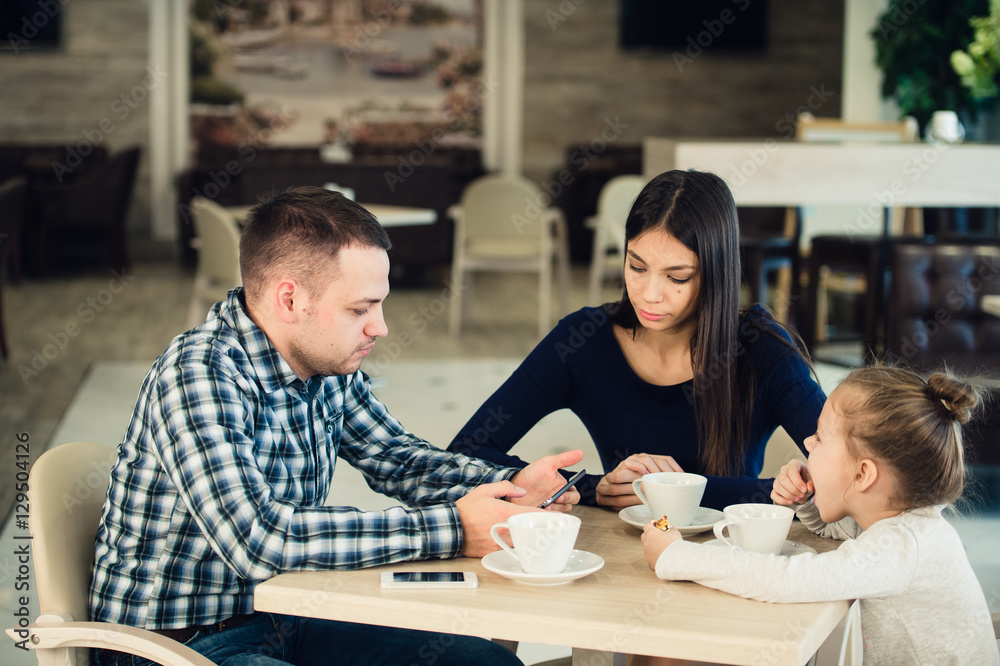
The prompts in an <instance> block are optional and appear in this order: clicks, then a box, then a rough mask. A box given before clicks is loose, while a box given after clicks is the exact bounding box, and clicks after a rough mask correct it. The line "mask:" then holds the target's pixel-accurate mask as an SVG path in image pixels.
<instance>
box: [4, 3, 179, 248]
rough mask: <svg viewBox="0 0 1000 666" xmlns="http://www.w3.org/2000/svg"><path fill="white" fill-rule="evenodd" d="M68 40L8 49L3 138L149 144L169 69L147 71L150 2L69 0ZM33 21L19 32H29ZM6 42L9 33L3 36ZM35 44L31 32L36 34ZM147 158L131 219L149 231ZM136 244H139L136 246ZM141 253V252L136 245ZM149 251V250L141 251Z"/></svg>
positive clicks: (135, 229)
mask: <svg viewBox="0 0 1000 666" xmlns="http://www.w3.org/2000/svg"><path fill="white" fill-rule="evenodd" d="M60 4H61V6H62V16H63V18H62V41H63V43H62V46H61V48H59V49H58V50H55V51H47V52H46V51H37V50H35V51H32V50H30V49H27V48H24V44H23V42H21V41H20V39H15V40H13V43H14V45H15V46H17V47H18V52H4V53H0V91H3V92H2V93H0V142H21V143H44V144H54V145H57V146H65V147H66V152H65V156H66V157H65V161H64V162H63V164H65V165H66V166H67V167H72V164H73V163H74V157H75V153H74V151H87V150H89V148H90V146H93V145H95V144H100V145H103V146H104V147H105V148H107V149H108V150H109V151H110V152H111V153H114V152H116V151H118V150H120V149H122V148H126V147H128V146H130V145H134V144H138V145H140V146H142V148H143V152H144V157H148V151H149V90H150V88H151V87H152V86H155V85H161V84H162V82H163V77H164V76H166V75H168V73H163V72H152V73H151V72H150V71H148V70H147V67H148V63H147V54H148V52H149V48H148V43H149V27H148V25H147V22H148V20H149V19H148V16H149V7H148V4H147V3H146V2H137V1H136V0H62V2H61V3H60ZM30 34H31V33H30V28H24V29H23V30H22V31H20V32H19V33H18V34H17V35H15V36H16V37H18V38H27V37H28V35H30ZM0 40H3V41H4V42H5V46H6V45H9V44H10V43H11V37H10V36H9V35H0ZM28 41H29V44H30V39H29V40H28ZM145 165H146V159H143V160H142V162H140V166H139V174H138V177H137V179H136V186H135V192H134V195H133V204H132V208H131V217H130V220H129V226H130V229H131V231H132V236H133V237H138V238H143V237H148V235H149V179H148V176H147V170H146V166H145ZM135 249H136V248H133V250H135ZM133 254H137V253H136V252H134V251H133ZM139 254H141V252H140V253H139Z"/></svg>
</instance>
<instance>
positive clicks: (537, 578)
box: [483, 550, 604, 585]
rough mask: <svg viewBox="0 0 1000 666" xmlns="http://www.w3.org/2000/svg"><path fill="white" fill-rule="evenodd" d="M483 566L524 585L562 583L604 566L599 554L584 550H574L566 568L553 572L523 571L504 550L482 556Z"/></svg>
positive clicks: (515, 559) (515, 560) (514, 559)
mask: <svg viewBox="0 0 1000 666" xmlns="http://www.w3.org/2000/svg"><path fill="white" fill-rule="evenodd" d="M483 566H484V567H486V568H487V569H489V570H490V571H492V572H493V573H495V574H500V575H501V576H503V577H504V578H510V579H511V580H516V581H517V582H518V583H524V584H525V585H563V584H565V583H568V582H570V581H572V580H576V579H577V578H583V577H584V576H586V575H587V574H592V573H594V572H595V571H597V570H598V569H600V568H601V567H603V566H604V559H603V558H602V557H601V556H600V555H594V554H593V553H588V552H587V551H585V550H574V551H573V552H571V553H570V554H569V562H568V563H567V564H566V568H565V569H563V570H562V571H561V572H560V573H555V574H530V573H524V570H523V569H521V563H520V562H518V561H517V558H516V557H514V556H513V555H511V554H510V553H508V552H507V551H506V550H498V551H496V552H495V553H490V554H489V555H487V556H486V557H484V558H483Z"/></svg>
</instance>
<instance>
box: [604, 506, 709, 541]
mask: <svg viewBox="0 0 1000 666" xmlns="http://www.w3.org/2000/svg"><path fill="white" fill-rule="evenodd" d="M618 517H619V518H621V519H622V520H624V521H625V522H626V523H628V524H629V525H631V526H632V527H638V528H639V529H640V530H641V529H642V528H643V526H644V525H645V524H646V523H648V522H650V521H651V520H653V516H652V514H650V513H649V509H647V508H646V505H645V504H636V505H635V506H630V507H627V508H625V509H622V510H621V511H619V512H618ZM720 520H722V512H721V511H719V510H718V509H709V508H708V507H707V506H699V507H698V508H697V509H696V510H695V512H694V518H692V519H691V524H690V525H685V526H684V527H678V528H677V529H679V530H680V532H681V534H683V535H685V536H687V535H688V534H701V533H702V532H707V531H709V530H710V529H712V528H713V527H714V526H715V524H716V523H717V522H719V521H720Z"/></svg>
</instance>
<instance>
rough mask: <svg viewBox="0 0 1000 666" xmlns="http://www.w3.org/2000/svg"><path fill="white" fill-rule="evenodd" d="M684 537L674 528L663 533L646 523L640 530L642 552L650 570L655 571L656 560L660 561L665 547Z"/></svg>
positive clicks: (651, 524)
mask: <svg viewBox="0 0 1000 666" xmlns="http://www.w3.org/2000/svg"><path fill="white" fill-rule="evenodd" d="M683 540H684V536H683V535H682V534H681V532H680V530H678V529H677V528H676V527H671V528H670V529H669V530H667V531H666V532H664V531H663V530H661V529H659V528H657V527H653V523H646V524H645V525H644V526H643V528H642V551H643V553H645V555H646V563H647V564H648V565H649V568H650V569H653V570H654V571H655V570H656V560H658V559H660V554H661V553H662V552H663V551H664V550H666V549H667V546H669V545H670V544H672V543H673V542H674V541H683Z"/></svg>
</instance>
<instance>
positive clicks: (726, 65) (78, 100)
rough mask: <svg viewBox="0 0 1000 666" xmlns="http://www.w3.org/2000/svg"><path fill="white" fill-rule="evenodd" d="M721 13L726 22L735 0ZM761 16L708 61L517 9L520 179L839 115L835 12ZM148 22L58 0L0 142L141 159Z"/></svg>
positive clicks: (16, 84)
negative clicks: (764, 38) (576, 161)
mask: <svg viewBox="0 0 1000 666" xmlns="http://www.w3.org/2000/svg"><path fill="white" fill-rule="evenodd" d="M733 4H734V7H735V8H736V12H735V13H736V20H738V7H739V6H740V5H741V4H743V2H737V1H736V0H734V3H733ZM770 7H771V11H770V25H769V32H770V36H769V47H768V49H767V51H766V52H765V53H761V54H741V55H719V54H713V53H711V52H710V45H709V49H708V50H706V51H705V52H704V53H702V54H697V52H696V50H695V49H692V50H691V51H690V52H689V53H684V52H678V53H677V54H676V57H675V54H674V53H672V52H671V53H657V54H649V53H646V54H643V53H630V52H623V51H622V50H620V49H619V48H618V44H617V23H618V14H617V12H618V2H617V1H616V0H524V22H525V62H524V72H525V81H524V157H523V170H524V172H525V173H526V175H528V176H529V177H531V178H534V179H536V180H539V181H541V180H543V179H548V178H551V177H552V174H553V173H554V172H556V171H559V170H560V169H562V168H563V167H564V166H566V165H565V160H566V149H567V147H568V146H572V145H578V144H590V145H592V146H594V147H595V148H600V146H601V145H602V142H603V143H604V144H605V145H606V144H607V143H615V142H617V143H618V144H620V145H622V144H639V143H640V142H641V140H642V137H643V136H647V135H668V136H689V137H691V136H706V137H707V136H755V137H756V136H774V137H786V136H789V133H790V131H791V129H790V124H789V123H788V119H789V118H791V117H793V116H794V114H795V112H796V111H797V110H799V109H801V108H805V107H809V106H812V107H813V110H814V111H815V113H817V114H818V115H834V116H836V115H839V111H840V104H841V100H840V91H841V85H842V73H841V70H842V53H843V46H842V40H843V34H842V33H843V25H844V5H843V2H842V0H830V1H823V2H801V1H796V0H770ZM148 12H149V5H148V4H147V3H145V2H136V1H135V0H66V2H64V4H63V15H64V18H63V46H62V48H61V49H60V50H58V51H54V52H29V51H26V50H22V51H21V52H19V53H5V54H2V55H0V90H3V94H2V95H0V141H23V142H44V143H55V144H56V145H64V146H66V147H67V153H66V154H67V159H71V157H72V155H71V153H72V151H73V150H86V149H87V146H88V145H90V144H91V143H102V144H103V145H104V146H105V147H107V148H108V149H109V150H111V151H112V152H113V151H116V150H119V149H121V148H123V147H125V146H127V145H130V144H135V143H138V144H140V145H142V146H143V148H144V150H145V151H146V152H147V155H148V148H149V143H148V135H149V100H148V90H149V88H150V87H151V86H155V85H158V84H159V83H160V82H162V80H163V77H164V76H169V72H154V71H151V70H150V69H149V67H148V52H149V48H148V42H149V27H148V21H149V18H148ZM692 38H693V39H695V40H698V39H699V38H700V39H701V41H702V42H703V43H704V42H706V41H707V39H706V35H700V36H699V35H697V34H696V35H692ZM0 39H5V40H6V39H8V36H0ZM109 130H110V131H109ZM145 164H146V161H145V160H144V161H143V164H142V165H141V166H140V173H139V178H138V180H137V184H136V192H135V198H134V203H133V206H132V215H131V220H130V228H131V230H132V236H133V238H134V239H136V240H142V239H144V238H148V237H149V185H148V177H147V175H146V174H147V171H146V168H145Z"/></svg>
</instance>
